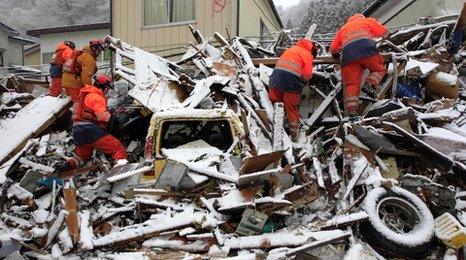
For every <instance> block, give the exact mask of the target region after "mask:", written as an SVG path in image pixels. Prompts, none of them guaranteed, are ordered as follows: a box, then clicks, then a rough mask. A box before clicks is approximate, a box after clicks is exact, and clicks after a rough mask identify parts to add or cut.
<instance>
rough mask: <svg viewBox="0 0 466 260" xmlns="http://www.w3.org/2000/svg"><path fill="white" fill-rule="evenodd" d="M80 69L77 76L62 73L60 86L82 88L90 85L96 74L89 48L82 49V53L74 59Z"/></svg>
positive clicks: (95, 66) (93, 58)
mask: <svg viewBox="0 0 466 260" xmlns="http://www.w3.org/2000/svg"><path fill="white" fill-rule="evenodd" d="M76 63H77V65H78V66H80V68H81V73H80V74H79V75H76V74H73V73H68V72H63V76H62V86H63V87H65V88H82V87H83V86H84V85H91V84H92V76H94V74H95V73H96V72H97V61H96V57H94V54H93V52H92V51H91V48H90V47H89V46H86V47H84V48H83V53H82V54H81V55H79V56H78V57H77V58H76Z"/></svg>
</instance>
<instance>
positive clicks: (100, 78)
mask: <svg viewBox="0 0 466 260" xmlns="http://www.w3.org/2000/svg"><path fill="white" fill-rule="evenodd" d="M94 85H95V86H96V87H97V88H100V89H102V90H105V89H107V88H113V80H112V78H111V77H110V76H108V75H105V74H101V75H96V76H94Z"/></svg>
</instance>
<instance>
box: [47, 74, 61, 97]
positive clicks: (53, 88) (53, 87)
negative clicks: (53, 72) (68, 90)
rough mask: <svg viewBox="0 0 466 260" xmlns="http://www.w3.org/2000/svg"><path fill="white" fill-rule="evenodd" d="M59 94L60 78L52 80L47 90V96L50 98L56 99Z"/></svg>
mask: <svg viewBox="0 0 466 260" xmlns="http://www.w3.org/2000/svg"><path fill="white" fill-rule="evenodd" d="M60 93H61V78H52V82H51V84H50V88H49V95H50V96H52V97H58V95H60Z"/></svg>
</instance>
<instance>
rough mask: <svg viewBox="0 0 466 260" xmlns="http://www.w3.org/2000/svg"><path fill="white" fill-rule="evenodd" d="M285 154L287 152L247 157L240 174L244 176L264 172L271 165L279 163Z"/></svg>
mask: <svg viewBox="0 0 466 260" xmlns="http://www.w3.org/2000/svg"><path fill="white" fill-rule="evenodd" d="M284 154H285V151H283V150H281V151H275V152H270V153H265V154H261V155H257V156H252V157H247V158H245V159H244V162H243V165H242V166H241V169H240V170H239V174H240V175H243V174H248V173H253V172H259V171H263V170H264V169H265V168H266V167H267V166H269V165H270V164H272V163H275V162H278V161H279V160H280V159H281V158H282V157H283V155H284Z"/></svg>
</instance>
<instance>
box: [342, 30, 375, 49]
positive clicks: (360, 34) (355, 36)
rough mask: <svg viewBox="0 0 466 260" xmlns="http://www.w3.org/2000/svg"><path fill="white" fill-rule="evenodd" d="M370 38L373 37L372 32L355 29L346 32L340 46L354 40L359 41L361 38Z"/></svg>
mask: <svg viewBox="0 0 466 260" xmlns="http://www.w3.org/2000/svg"><path fill="white" fill-rule="evenodd" d="M372 38H373V36H372V34H371V33H369V32H367V31H366V30H357V31H352V32H348V33H347V34H346V35H345V36H344V38H343V40H342V47H341V48H344V47H345V46H346V45H348V44H350V43H353V42H355V41H359V40H362V39H368V40H372Z"/></svg>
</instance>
